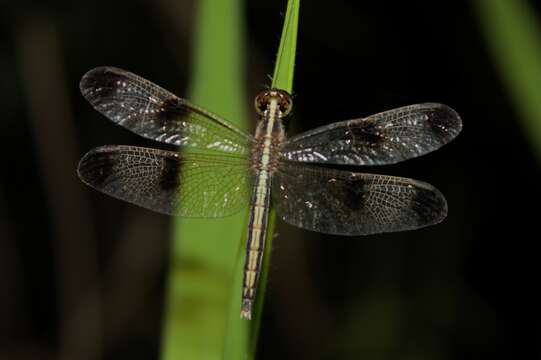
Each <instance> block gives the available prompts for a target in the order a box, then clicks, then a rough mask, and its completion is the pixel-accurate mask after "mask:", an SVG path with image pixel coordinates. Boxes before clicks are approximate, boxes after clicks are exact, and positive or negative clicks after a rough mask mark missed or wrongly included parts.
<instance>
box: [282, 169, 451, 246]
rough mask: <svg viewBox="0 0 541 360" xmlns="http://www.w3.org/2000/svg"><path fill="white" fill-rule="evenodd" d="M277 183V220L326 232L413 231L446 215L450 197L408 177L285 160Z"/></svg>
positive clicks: (346, 233)
mask: <svg viewBox="0 0 541 360" xmlns="http://www.w3.org/2000/svg"><path fill="white" fill-rule="evenodd" d="M272 184H273V185H272V186H273V189H272V194H273V201H274V205H275V207H276V211H277V214H278V216H280V217H281V218H282V219H283V220H284V221H286V222H287V223H290V224H292V225H295V226H298V227H300V228H304V229H307V230H312V231H317V232H321V233H326V234H337V235H367V234H375V233H382V232H393V231H403V230H412V229H417V228H420V227H424V226H428V225H432V224H436V223H438V222H440V221H442V220H443V219H444V218H445V216H446V215H447V203H446V201H445V198H444V197H443V195H442V194H441V193H440V192H439V191H438V190H437V189H436V188H434V187H433V186H431V185H429V184H427V183H424V182H421V181H416V180H412V179H407V178H399V177H393V176H385V175H373V174H362V173H354V172H349V171H340V170H332V169H326V168H321V167H317V166H313V165H303V164H298V163H287V162H284V163H282V164H280V166H279V168H278V171H277V172H276V173H275V174H274V177H273V180H272Z"/></svg>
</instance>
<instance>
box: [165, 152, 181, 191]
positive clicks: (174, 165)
mask: <svg viewBox="0 0 541 360" xmlns="http://www.w3.org/2000/svg"><path fill="white" fill-rule="evenodd" d="M164 161H165V164H164V166H163V170H162V174H161V176H160V180H159V185H160V188H161V189H162V190H166V191H168V190H174V189H177V188H179V187H180V186H181V171H182V165H181V163H180V161H179V159H176V158H165V159H164Z"/></svg>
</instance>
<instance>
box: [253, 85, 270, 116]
mask: <svg viewBox="0 0 541 360" xmlns="http://www.w3.org/2000/svg"><path fill="white" fill-rule="evenodd" d="M268 104H269V96H268V92H266V91H265V92H262V93H260V94H258V95H257V96H256V97H255V100H254V106H255V111H256V112H257V114H258V115H261V116H263V115H264V114H265V110H267V106H268Z"/></svg>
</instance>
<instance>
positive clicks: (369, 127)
mask: <svg viewBox="0 0 541 360" xmlns="http://www.w3.org/2000/svg"><path fill="white" fill-rule="evenodd" d="M349 131H350V133H351V135H352V137H353V139H354V141H355V142H362V143H364V144H367V145H368V146H374V145H377V144H379V143H380V142H381V141H383V139H384V138H385V136H384V134H383V132H382V131H381V130H380V129H379V127H378V126H376V125H375V124H374V123H372V122H364V123H362V126H355V127H352V128H350V129H349Z"/></svg>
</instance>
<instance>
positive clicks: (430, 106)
mask: <svg viewBox="0 0 541 360" xmlns="http://www.w3.org/2000/svg"><path fill="white" fill-rule="evenodd" d="M80 87H81V91H82V93H83V95H84V96H85V98H86V99H87V100H88V101H89V102H90V103H91V104H92V105H93V106H94V108H95V109H96V110H98V111H99V112H101V113H102V114H104V115H105V116H107V117H108V118H109V119H111V120H112V121H113V122H115V123H117V124H119V125H121V126H123V127H125V128H127V129H128V130H131V131H133V132H134V133H136V134H138V135H140V136H143V137H145V138H148V139H152V140H155V141H159V142H163V143H167V144H172V145H177V146H179V147H180V151H179V152H173V151H166V150H160V149H153V148H142V147H135V146H123V145H109V146H103V147H98V148H95V149H93V150H91V151H90V152H88V153H87V154H86V155H85V156H84V157H83V158H82V159H81V161H80V163H79V167H78V174H79V177H80V178H81V180H82V181H83V182H84V183H86V184H88V185H90V186H92V187H93V188H95V189H97V190H99V191H102V192H104V193H106V194H109V195H111V196H113V197H116V198H119V199H122V200H125V201H128V202H131V203H133V204H136V205H139V206H142V207H144V208H147V209H150V210H153V211H157V212H160V213H165V214H172V215H179V216H184V217H198V218H214V217H223V216H228V215H232V214H235V213H237V212H239V211H241V210H243V209H247V208H249V222H248V230H247V231H248V235H247V243H246V259H245V265H244V281H243V289H242V305H241V317H242V318H245V319H250V318H251V312H252V304H253V301H254V298H255V294H256V289H257V284H258V280H259V273H260V267H261V260H262V257H263V249H264V241H265V234H266V229H267V221H268V214H269V207H270V202H271V198H272V202H273V204H274V207H275V208H276V212H277V214H278V216H279V217H280V218H281V219H283V220H284V221H285V222H287V223H289V224H292V225H295V226H298V227H300V228H303V229H307V230H312V231H317V232H321V233H325V234H338V235H350V236H357V235H367V234H376V233H382V232H390V231H403V230H412V229H417V228H420V227H424V226H428V225H432V224H436V223H438V222H440V221H442V220H443V219H444V218H445V216H446V215H447V203H446V201H445V198H444V197H443V195H442V194H441V193H440V192H439V191H438V190H437V189H436V188H434V187H433V186H432V185H429V184H427V183H424V182H421V181H417V180H412V179H407V178H400V177H394V176H386V175H375V174H365V173H358V172H352V171H345V170H339V169H331V168H329V167H328V166H327V165H338V166H339V165H356V166H360V165H384V164H393V163H397V162H400V161H403V160H407V159H410V158H414V157H417V156H420V155H424V154H426V153H428V152H431V151H433V150H436V149H438V148H439V147H441V146H443V145H445V144H447V143H448V142H449V141H451V140H452V139H453V138H455V137H456V136H457V135H458V133H459V132H460V130H461V128H462V123H461V120H460V117H459V116H458V114H457V113H456V112H455V111H454V110H452V109H451V108H449V107H448V106H445V105H442V104H436V103H426V104H418V105H411V106H405V107H401V108H398V109H394V110H389V111H385V112H382V113H379V114H375V115H372V116H369V117H366V118H360V119H353V120H347V121H341V122H337V123H333V124H330V125H326V126H322V127H319V128H316V129H314V130H311V131H308V132H305V133H302V134H299V135H296V136H293V137H289V138H286V136H285V131H284V125H283V119H284V118H285V117H286V116H287V115H288V114H289V113H290V111H291V109H292V106H293V104H292V99H291V96H290V95H289V94H288V93H287V92H285V91H283V90H279V89H271V90H267V91H263V92H262V93H260V94H259V95H258V96H257V97H256V99H255V110H256V112H257V113H258V115H259V117H260V120H259V122H258V124H257V127H256V131H255V134H254V135H253V136H252V135H249V134H247V133H245V132H243V131H241V130H239V129H237V128H236V127H235V126H233V125H231V124H230V123H229V122H227V121H225V120H224V119H222V118H220V117H219V116H217V115H215V114H213V113H211V112H209V111H207V110H205V109H202V108H200V107H198V106H196V105H194V104H192V103H190V102H188V101H187V100H184V99H182V98H179V97H177V96H175V95H173V94H171V93H169V92H168V91H166V90H164V89H162V88H160V87H159V86H157V85H155V84H153V83H151V82H149V81H147V80H145V79H143V78H141V77H139V76H137V75H134V74H132V73H130V72H128V71H125V70H121V69H118V68H113V67H99V68H96V69H93V70H91V71H89V72H88V73H87V74H85V75H84V76H83V78H82V79H81V84H80ZM188 149H190V151H187V150H188ZM321 164H324V165H326V166H324V167H323V166H320V165H321Z"/></svg>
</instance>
